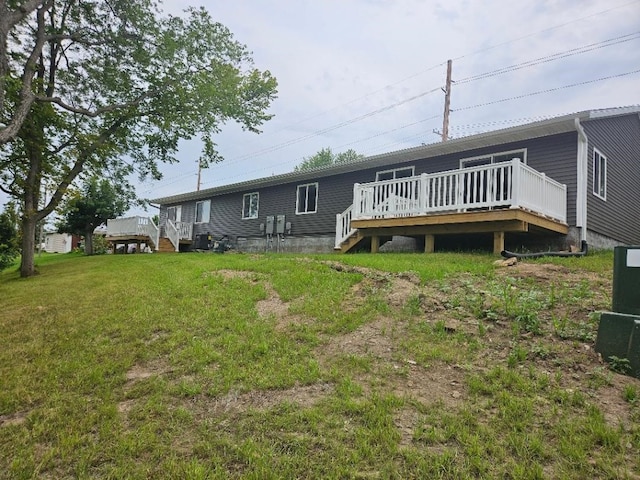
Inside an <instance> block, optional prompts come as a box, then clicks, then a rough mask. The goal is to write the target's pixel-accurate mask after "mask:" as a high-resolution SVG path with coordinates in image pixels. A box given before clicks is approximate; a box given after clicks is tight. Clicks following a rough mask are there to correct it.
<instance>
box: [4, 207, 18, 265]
mask: <svg viewBox="0 0 640 480" xmlns="http://www.w3.org/2000/svg"><path fill="white" fill-rule="evenodd" d="M17 256H18V230H17V228H16V225H15V223H14V219H13V215H12V212H11V211H10V210H9V209H7V208H6V207H5V209H4V211H3V212H2V213H0V272H1V271H2V270H4V269H5V268H7V267H9V266H10V265H12V264H13V261H14V260H15V258H16V257H17Z"/></svg>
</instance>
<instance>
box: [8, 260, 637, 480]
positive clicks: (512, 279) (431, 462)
mask: <svg viewBox="0 0 640 480" xmlns="http://www.w3.org/2000/svg"><path fill="white" fill-rule="evenodd" d="M494 260H495V258H494V257H491V256H488V255H481V254H430V255H421V254H378V255H369V254H354V255H325V256H320V255H316V256H292V255H248V254H225V255H215V254H195V253H193V254H167V255H162V254H152V255H105V256H96V257H83V256H79V255H76V254H66V255H45V256H42V257H40V258H39V259H37V263H38V268H39V272H40V273H39V275H38V276H37V277H35V278H32V279H28V280H24V279H20V278H19V277H18V274H17V273H16V272H15V270H13V271H5V272H3V273H1V274H0V306H1V308H0V478H11V479H14V478H16V479H21V478H25V479H26V478H51V479H60V478H141V479H142V478H189V479H204V478H250V479H251V478H254V479H268V478H385V479H386V478H398V479H404V478H421V479H431V478H446V479H461V478H500V479H504V478H513V479H535V478H550V479H556V478H567V479H586V478H590V479H591V478H602V479H624V478H629V479H638V478H640V381H639V380H637V379H634V378H631V377H628V376H624V375H621V374H619V373H617V372H614V371H612V370H611V369H609V368H608V367H607V366H606V365H605V364H603V363H602V362H601V361H600V360H599V358H598V355H597V354H596V353H595V352H594V350H593V346H594V341H595V336H596V331H597V323H598V317H597V315H594V314H593V312H595V311H598V310H608V309H609V308H610V304H611V269H612V264H613V255H612V254H611V253H596V254H594V255H590V256H588V257H585V258H566V259H562V258H555V259H540V260H536V261H527V262H521V263H519V264H518V265H516V266H514V267H508V268H497V267H495V266H494V265H493V261H494ZM618 367H619V368H620V369H622V368H624V367H625V365H624V364H621V365H618Z"/></svg>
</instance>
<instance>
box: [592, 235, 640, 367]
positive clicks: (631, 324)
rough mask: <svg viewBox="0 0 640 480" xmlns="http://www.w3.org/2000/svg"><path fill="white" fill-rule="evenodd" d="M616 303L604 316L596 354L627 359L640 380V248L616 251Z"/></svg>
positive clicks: (626, 248) (622, 248)
mask: <svg viewBox="0 0 640 480" xmlns="http://www.w3.org/2000/svg"><path fill="white" fill-rule="evenodd" d="M612 303H613V305H612V307H613V312H603V313H602V314H601V316H600V325H599V326H598V337H597V339H596V351H597V352H599V353H600V354H601V355H602V357H603V358H604V359H605V360H606V361H608V362H611V361H612V359H611V357H616V358H617V359H627V360H628V362H629V363H628V367H629V369H630V370H629V371H628V372H627V373H629V374H630V375H632V376H634V377H636V378H640V246H630V247H616V248H615V250H614V257H613V302H612Z"/></svg>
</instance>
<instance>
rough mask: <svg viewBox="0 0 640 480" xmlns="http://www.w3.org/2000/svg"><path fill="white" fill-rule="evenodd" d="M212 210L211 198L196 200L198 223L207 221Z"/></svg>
mask: <svg viewBox="0 0 640 480" xmlns="http://www.w3.org/2000/svg"><path fill="white" fill-rule="evenodd" d="M210 211H211V200H205V201H203V202H196V223H207V222H208V221H209V213H210Z"/></svg>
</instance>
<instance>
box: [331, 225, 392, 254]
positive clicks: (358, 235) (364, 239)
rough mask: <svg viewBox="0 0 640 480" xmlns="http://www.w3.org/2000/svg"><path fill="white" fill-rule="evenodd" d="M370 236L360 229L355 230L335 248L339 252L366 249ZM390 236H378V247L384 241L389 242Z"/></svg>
mask: <svg viewBox="0 0 640 480" xmlns="http://www.w3.org/2000/svg"><path fill="white" fill-rule="evenodd" d="M371 238H372V237H371V236H365V235H364V234H363V233H362V231H361V230H357V231H356V232H355V233H354V234H353V235H351V236H350V237H349V238H347V239H346V240H345V241H344V242H342V244H341V245H340V248H339V249H336V250H337V251H339V252H340V253H348V252H355V251H368V250H369V249H370V248H371ZM392 238H393V237H392V236H382V237H379V240H378V241H379V244H378V247H381V246H382V245H384V244H385V243H387V242H390V241H391V240H392Z"/></svg>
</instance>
